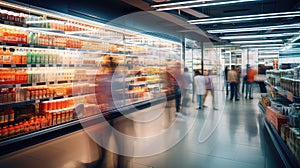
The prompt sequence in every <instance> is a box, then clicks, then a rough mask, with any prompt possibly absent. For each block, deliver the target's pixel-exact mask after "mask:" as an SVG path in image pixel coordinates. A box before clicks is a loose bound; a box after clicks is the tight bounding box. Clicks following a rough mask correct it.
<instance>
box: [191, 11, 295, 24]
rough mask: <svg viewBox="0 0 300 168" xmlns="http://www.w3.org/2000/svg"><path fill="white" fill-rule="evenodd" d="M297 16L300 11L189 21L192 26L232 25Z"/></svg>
mask: <svg viewBox="0 0 300 168" xmlns="http://www.w3.org/2000/svg"><path fill="white" fill-rule="evenodd" d="M296 16H300V11H294V12H280V13H266V14H257V15H244V16H232V17H221V18H206V19H196V20H189V21H188V22H189V23H191V24H213V23H228V22H229V23H231V22H239V21H250V20H261V19H275V18H285V17H296Z"/></svg>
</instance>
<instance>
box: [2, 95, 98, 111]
mask: <svg viewBox="0 0 300 168" xmlns="http://www.w3.org/2000/svg"><path fill="white" fill-rule="evenodd" d="M89 94H93V93H79V94H74V95H65V96H56V97H51V98H42V99H36V100H28V101H22V102H9V103H3V104H0V108H9V107H16V106H22V105H28V104H33V103H40V102H44V101H51V100H57V99H65V98H70V97H77V96H85V95H89Z"/></svg>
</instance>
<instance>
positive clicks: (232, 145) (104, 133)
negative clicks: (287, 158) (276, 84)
mask: <svg viewBox="0 0 300 168" xmlns="http://www.w3.org/2000/svg"><path fill="white" fill-rule="evenodd" d="M217 88H218V89H216V90H215V101H214V103H215V107H216V108H217V109H214V108H213V106H212V102H213V101H212V96H211V95H209V96H208V97H207V100H206V102H205V105H206V107H205V108H204V109H201V110H198V109H196V107H197V105H196V104H195V103H193V102H192V99H189V100H190V102H189V105H188V106H187V107H182V112H183V113H184V114H185V116H183V117H178V116H176V114H175V107H174V105H175V102H174V101H169V102H165V103H163V104H160V105H155V106H153V107H151V108H149V109H145V110H141V111H138V112H135V113H133V114H131V115H128V116H125V117H120V118H118V119H116V120H114V121H112V122H107V123H101V124H99V125H96V126H94V127H89V128H86V129H84V130H81V131H78V132H74V133H72V134H70V135H67V136H64V137H60V138H58V139H54V140H52V141H50V142H45V143H42V144H39V145H36V146H33V147H31V148H28V149H24V150H22V151H17V152H15V153H12V154H10V155H7V156H2V157H1V158H0V167H10V168H18V167H22V168H27V167H31V168H32V167H43V168H53V167H63V168H81V167H82V168H92V167H95V168H96V167H109V168H110V167H133V168H147V167H155V168H168V167H170V168H177V167H179V168H182V167H191V168H194V167H197V168H202V167H203V168H218V167H222V168H282V167H284V166H283V164H282V163H281V160H280V158H279V156H278V154H277V152H276V150H275V148H274V147H273V144H272V142H271V139H270V137H269V135H268V134H267V132H266V130H265V128H264V126H263V120H262V115H261V113H260V111H259V108H258V100H259V96H260V95H259V94H258V93H256V94H254V95H253V97H254V99H252V100H249V99H243V98H242V97H243V96H242V95H241V99H240V101H230V100H229V98H228V97H226V94H225V91H224V90H223V88H222V87H221V86H218V87H217ZM254 90H255V89H254ZM256 91H257V90H256ZM189 96H190V98H191V96H192V95H191V94H189ZM195 101H196V100H195ZM195 101H194V102H195Z"/></svg>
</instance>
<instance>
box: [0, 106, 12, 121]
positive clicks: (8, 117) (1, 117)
mask: <svg viewBox="0 0 300 168" xmlns="http://www.w3.org/2000/svg"><path fill="white" fill-rule="evenodd" d="M13 121H15V112H14V110H13V109H12V108H7V109H0V124H4V123H8V122H13Z"/></svg>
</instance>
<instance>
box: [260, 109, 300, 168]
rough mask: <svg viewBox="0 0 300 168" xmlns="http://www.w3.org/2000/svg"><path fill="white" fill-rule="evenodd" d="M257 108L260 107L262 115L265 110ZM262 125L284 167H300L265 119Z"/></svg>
mask: <svg viewBox="0 0 300 168" xmlns="http://www.w3.org/2000/svg"><path fill="white" fill-rule="evenodd" d="M259 107H260V111H261V112H262V113H263V114H265V110H264V109H263V108H262V106H261V105H260V106H259ZM264 125H265V127H266V130H267V132H268V133H269V135H270V137H271V139H272V142H273V144H274V146H275V148H276V150H277V152H278V154H279V155H280V158H281V160H282V161H283V163H284V165H285V167H286V168H295V167H300V165H299V164H298V162H297V159H296V158H295V156H294V155H293V154H292V152H291V151H290V149H289V148H288V147H287V145H286V144H285V143H284V141H283V139H282V138H281V136H280V135H279V134H278V132H277V130H276V129H275V128H274V127H273V126H272V125H271V124H270V123H269V122H268V121H267V120H266V119H265V118H264Z"/></svg>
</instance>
